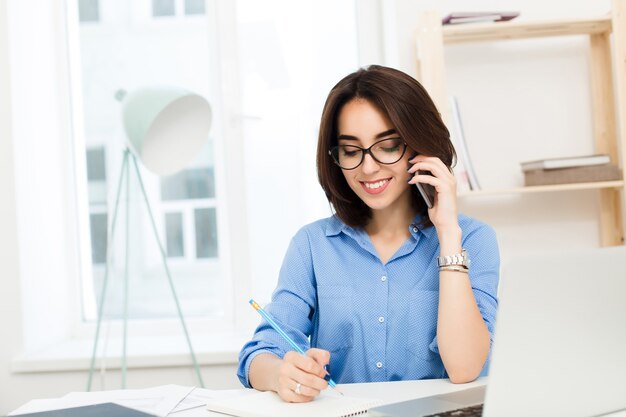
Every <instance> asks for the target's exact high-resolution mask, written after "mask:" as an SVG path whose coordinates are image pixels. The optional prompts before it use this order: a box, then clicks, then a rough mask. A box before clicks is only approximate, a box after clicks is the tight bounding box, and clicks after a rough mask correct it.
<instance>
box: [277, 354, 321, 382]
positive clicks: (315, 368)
mask: <svg viewBox="0 0 626 417" xmlns="http://www.w3.org/2000/svg"><path fill="white" fill-rule="evenodd" d="M290 353H291V352H288V353H287V354H286V355H285V359H286V360H287V361H288V362H291V363H293V364H294V365H295V366H296V367H297V368H299V369H301V370H303V371H304V372H306V373H308V374H313V375H317V376H319V377H321V378H323V377H324V375H325V374H326V371H325V370H324V366H323V365H320V364H319V363H317V361H316V360H315V359H314V358H312V357H310V356H307V355H301V354H298V353H296V352H293V354H290Z"/></svg>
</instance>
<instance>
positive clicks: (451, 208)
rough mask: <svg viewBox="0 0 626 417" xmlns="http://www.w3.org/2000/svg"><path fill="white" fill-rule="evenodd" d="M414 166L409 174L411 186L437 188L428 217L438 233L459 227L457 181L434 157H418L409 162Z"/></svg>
mask: <svg viewBox="0 0 626 417" xmlns="http://www.w3.org/2000/svg"><path fill="white" fill-rule="evenodd" d="M409 163H411V164H413V165H412V166H411V167H410V168H409V170H408V172H409V174H410V175H412V178H411V179H410V180H409V184H416V183H418V182H420V183H422V184H429V185H432V186H433V187H435V190H436V194H435V201H434V205H433V208H431V209H428V216H429V217H430V220H431V221H432V222H433V225H434V226H435V228H436V229H437V231H438V232H441V231H442V230H446V229H455V228H458V227H459V222H458V218H457V206H456V179H455V178H454V174H453V173H452V172H450V170H449V169H448V167H447V166H446V165H445V164H444V163H443V162H442V161H441V159H439V158H437V157H434V156H426V155H417V156H415V157H414V158H412V159H410V160H409ZM418 170H419V171H429V172H430V173H431V174H432V175H428V174H418V173H417V171H418Z"/></svg>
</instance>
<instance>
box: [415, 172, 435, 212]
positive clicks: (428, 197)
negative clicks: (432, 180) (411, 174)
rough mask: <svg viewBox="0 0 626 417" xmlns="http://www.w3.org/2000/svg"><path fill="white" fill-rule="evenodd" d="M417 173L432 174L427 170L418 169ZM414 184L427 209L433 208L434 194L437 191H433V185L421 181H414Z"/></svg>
mask: <svg viewBox="0 0 626 417" xmlns="http://www.w3.org/2000/svg"><path fill="white" fill-rule="evenodd" d="M417 173H418V175H433V174H431V173H430V172H429V171H422V170H418V171H417ZM415 186H416V187H417V189H418V191H419V192H420V195H421V196H422V198H423V199H424V201H425V202H426V206H428V208H429V209H430V208H433V206H434V205H435V194H436V193H437V191H435V187H433V186H432V185H430V184H424V183H421V182H418V183H415Z"/></svg>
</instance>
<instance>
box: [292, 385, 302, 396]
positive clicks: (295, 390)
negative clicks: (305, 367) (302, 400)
mask: <svg viewBox="0 0 626 417" xmlns="http://www.w3.org/2000/svg"><path fill="white" fill-rule="evenodd" d="M301 388H302V384H301V383H299V382H298V383H297V384H296V389H294V390H293V392H295V393H296V394H298V395H300V394H302V391H301Z"/></svg>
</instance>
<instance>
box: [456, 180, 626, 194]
mask: <svg viewBox="0 0 626 417" xmlns="http://www.w3.org/2000/svg"><path fill="white" fill-rule="evenodd" d="M622 187H624V181H597V182H581V183H575V184H556V185H535V186H532V187H516V188H505V189H493V190H477V191H466V192H462V193H459V197H471V196H488V195H504V194H526V193H545V192H555V191H574V190H595V189H601V188H622Z"/></svg>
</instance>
